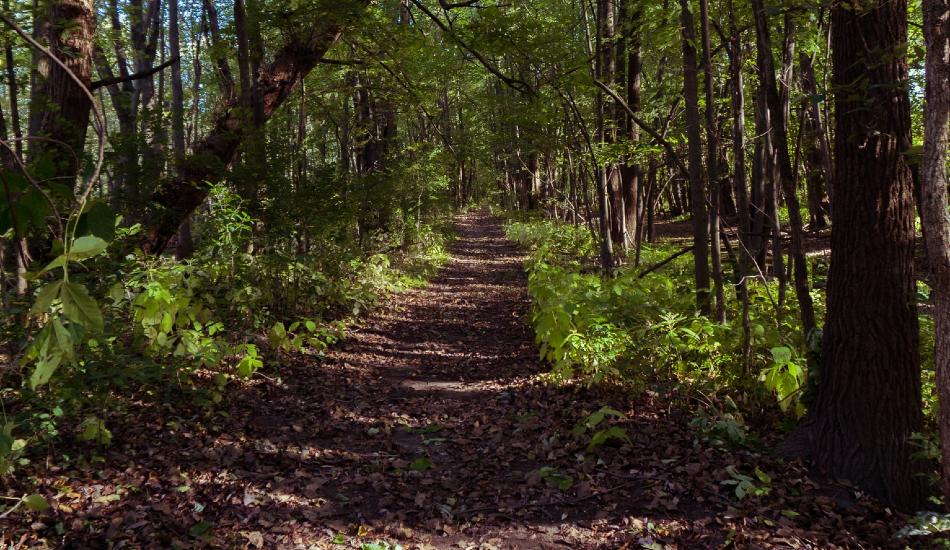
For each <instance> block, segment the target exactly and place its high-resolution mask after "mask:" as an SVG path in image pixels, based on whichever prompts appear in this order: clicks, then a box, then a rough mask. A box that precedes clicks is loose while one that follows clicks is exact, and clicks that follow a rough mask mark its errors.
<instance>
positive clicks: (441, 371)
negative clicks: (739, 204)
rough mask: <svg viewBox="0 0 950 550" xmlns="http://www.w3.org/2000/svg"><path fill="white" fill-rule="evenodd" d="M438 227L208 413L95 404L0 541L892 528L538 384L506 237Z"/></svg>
mask: <svg viewBox="0 0 950 550" xmlns="http://www.w3.org/2000/svg"><path fill="white" fill-rule="evenodd" d="M458 228H459V238H458V240H457V242H456V243H455V244H454V246H453V248H452V254H453V259H452V260H451V261H450V263H449V264H448V265H447V266H446V267H445V268H444V270H443V271H442V272H441V273H440V275H439V276H438V277H437V278H436V279H435V280H433V281H432V282H431V284H430V285H429V286H427V287H426V288H424V289H419V290H415V291H411V292H407V293H404V294H401V295H398V296H395V297H394V298H393V299H392V300H391V301H390V302H389V303H388V304H387V305H386V306H385V307H383V308H381V309H380V310H378V311H376V312H375V313H374V314H372V315H371V316H370V317H369V318H368V319H367V320H366V321H365V322H364V323H363V325H362V326H361V327H360V328H358V329H356V330H355V331H354V332H353V333H352V334H351V335H350V336H349V337H348V339H347V340H346V341H345V342H344V343H343V344H342V345H340V346H338V347H336V348H335V349H333V350H332V351H331V352H329V353H328V354H327V356H326V357H323V358H317V357H299V358H297V359H295V360H294V361H292V362H290V363H289V364H285V365H283V366H281V367H280V368H279V373H278V377H277V378H271V379H261V380H258V381H257V382H256V383H254V384H250V385H246V386H244V387H242V388H241V389H238V390H237V391H230V392H228V393H227V394H226V397H225V399H227V400H228V401H227V403H226V404H225V406H224V407H223V410H222V409H221V408H220V407H219V408H209V409H200V408H195V409H194V410H192V409H186V410H182V409H180V408H177V407H175V406H170V405H169V406H165V407H163V408H160V407H157V406H155V405H149V404H138V405H136V404H133V405H130V406H129V409H128V410H127V411H126V413H127V414H124V415H122V416H119V417H117V418H114V419H110V426H114V427H113V433H114V441H113V444H112V445H111V446H109V447H107V448H104V449H103V450H102V453H103V455H104V456H103V457H102V458H103V459H104V460H102V461H99V460H96V459H95V458H94V457H93V458H91V459H90V460H88V461H87V463H86V464H85V465H84V466H83V465H82V464H81V463H80V464H79V465H78V467H75V466H74V467H71V468H68V469H57V467H56V466H55V464H53V466H52V470H51V475H50V476H49V477H46V478H42V479H38V480H37V481H38V483H39V484H40V486H41V487H44V491H45V493H46V494H48V495H49V496H50V499H51V500H52V501H53V502H54V511H52V512H50V513H48V514H47V515H45V516H42V517H40V518H39V519H37V518H34V520H31V521H35V523H34V524H32V525H29V524H28V522H27V523H24V521H23V519H22V518H21V519H20V520H16V519H12V518H9V519H7V520H0V533H2V532H6V533H7V535H6V536H5V537H0V540H4V539H5V541H6V542H18V541H20V540H23V541H24V542H30V541H35V540H37V539H41V540H46V541H47V543H49V544H50V545H53V546H60V545H62V546H72V547H106V546H116V547H121V546H123V545H126V544H128V545H131V546H134V547H140V546H142V547H155V548H167V547H173V546H177V547H193V546H204V545H207V546H212V547H228V548H241V547H249V548H255V547H264V548H313V547H316V548H324V547H326V548H330V547H332V548H345V547H355V548H359V547H360V545H361V544H364V543H369V542H373V541H376V540H385V541H389V542H391V543H399V544H401V545H402V546H403V547H404V548H407V549H409V548H417V547H422V548H486V549H488V548H565V549H566V548H620V547H628V548H663V547H664V546H663V545H666V544H669V545H671V546H670V547H672V548H707V547H710V548H711V547H720V546H723V545H725V544H728V543H730V542H731V543H734V544H735V545H736V546H737V547H740V548H744V547H786V546H794V547H810V546H809V545H811V546H812V547H823V548H824V547H832V546H834V545H840V546H848V547H852V546H853V547H880V546H883V545H885V544H887V543H888V542H890V541H889V539H888V537H889V536H890V533H891V532H892V531H893V529H892V525H890V524H892V523H893V521H894V520H893V518H888V517H886V516H884V515H882V514H881V512H880V511H879V510H877V509H875V508H873V507H872V506H869V505H868V504H867V503H865V502H863V501H861V500H860V499H855V498H853V496H851V497H848V496H847V495H846V496H845V497H842V496H841V494H842V493H841V490H838V491H837V492H829V491H828V489H827V488H824V487H819V486H818V485H817V484H816V483H815V482H812V481H809V480H808V479H807V478H806V477H805V476H804V475H803V474H802V472H801V471H800V470H798V469H793V468H790V467H787V466H784V465H781V464H779V463H776V462H775V461H774V460H772V459H769V458H767V457H764V456H763V455H761V454H759V453H755V452H753V451H750V450H740V451H736V450H729V449H726V448H725V447H723V446H717V445H715V444H709V443H706V442H705V441H703V440H702V439H701V438H699V437H697V433H696V431H695V430H693V429H690V428H689V427H688V423H689V421H690V417H689V416H687V415H685V414H683V413H680V412H677V409H676V408H674V407H672V406H670V404H669V403H668V402H666V401H665V400H664V399H662V398H661V397H660V396H658V395H657V394H655V393H652V392H647V393H646V394H644V396H643V397H640V398H637V399H632V398H630V397H629V395H630V393H629V392H628V391H625V390H620V389H615V390H612V391H607V390H597V391H593V390H586V389H584V388H583V387H580V386H552V385H548V384H545V383H543V382H542V381H541V377H540V376H539V374H540V373H542V372H543V371H545V370H546V368H545V367H544V366H543V365H541V364H539V362H538V361H537V351H536V348H535V346H534V344H533V339H532V335H531V333H530V329H529V328H528V326H527V324H526V323H525V316H526V313H527V309H528V298H527V294H526V290H525V286H526V276H525V274H524V271H523V269H522V267H521V263H520V262H521V260H522V257H521V256H520V254H519V251H518V250H517V249H516V248H515V247H514V246H513V245H511V244H510V243H509V242H507V241H506V240H505V239H504V237H503V235H502V231H501V229H500V226H499V224H498V222H497V221H495V220H492V219H490V218H488V217H487V216H485V215H483V214H469V215H465V216H460V217H459V218H458ZM268 374H269V376H270V375H272V373H268ZM605 404H609V405H611V406H613V407H615V408H619V409H621V410H623V411H624V412H625V413H626V414H627V419H626V420H625V421H624V422H622V424H621V425H622V426H623V428H624V429H625V430H626V433H627V434H628V435H629V437H630V442H629V443H626V444H623V445H616V446H610V445H608V446H604V447H602V448H600V449H598V450H597V451H596V452H594V453H585V446H586V444H587V438H586V437H582V438H581V437H575V436H573V435H571V433H570V432H571V428H572V427H574V426H575V425H576V423H577V422H578V421H579V420H580V419H582V418H585V417H586V416H587V415H588V414H590V413H591V412H593V411H595V410H597V409H598V408H600V407H601V406H603V405H605ZM156 409H158V410H156ZM727 467H734V468H735V469H736V471H737V472H740V473H742V472H744V473H746V474H751V472H752V471H753V470H754V468H756V467H759V468H761V469H762V470H764V471H766V472H768V473H769V474H770V475H771V476H773V477H775V478H776V480H779V479H780V480H781V483H779V482H778V481H776V482H775V484H774V485H773V486H771V487H770V488H769V489H770V494H769V495H768V496H764V497H761V498H748V499H746V500H744V501H742V502H739V501H738V500H737V499H736V498H735V496H734V494H733V491H734V487H733V486H731V485H729V484H728V483H727V484H723V483H722V482H723V481H727V480H729V479H731V478H730V474H728V473H727ZM758 484H759V485H760V486H761V485H762V484H761V483H758ZM829 495H830V496H829ZM852 495H853V492H852ZM795 514H798V515H795ZM4 522H5V523H4ZM889 522H890V524H889ZM21 536H22V537H23V538H22V539H21ZM651 545H654V546H651ZM796 545H797V546H796ZM384 548H385V547H384Z"/></svg>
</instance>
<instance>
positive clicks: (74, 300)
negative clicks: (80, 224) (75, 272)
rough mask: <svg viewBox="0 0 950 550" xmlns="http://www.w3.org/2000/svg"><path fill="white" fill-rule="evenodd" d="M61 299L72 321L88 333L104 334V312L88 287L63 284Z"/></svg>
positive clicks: (64, 310) (64, 311)
mask: <svg viewBox="0 0 950 550" xmlns="http://www.w3.org/2000/svg"><path fill="white" fill-rule="evenodd" d="M94 238H95V237H94ZM100 240H101V239H100ZM59 297H60V299H61V300H62V301H63V313H65V314H66V317H69V320H70V321H72V322H74V323H78V324H80V325H82V326H83V328H85V329H86V330H88V331H91V332H102V328H103V320H102V312H101V311H100V310H99V304H97V303H96V301H95V300H94V299H93V298H92V296H90V295H89V291H88V290H86V287H84V286H82V285H81V284H78V283H63V288H62V292H60V296H59Z"/></svg>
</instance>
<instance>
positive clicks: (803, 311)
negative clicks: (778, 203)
mask: <svg viewBox="0 0 950 550" xmlns="http://www.w3.org/2000/svg"><path fill="white" fill-rule="evenodd" d="M752 7H753V10H754V11H755V20H756V35H757V37H758V48H759V50H760V51H761V52H762V60H763V62H764V63H763V67H762V69H763V73H764V74H763V75H762V76H763V77H764V79H765V81H764V83H763V84H764V85H765V89H766V97H767V99H768V104H769V111H770V113H771V115H772V122H773V126H772V130H773V133H774V136H775V139H774V140H773V144H774V146H775V149H776V153H777V154H778V168H779V175H780V178H781V180H782V189H783V192H784V195H785V202H786V204H787V205H788V218H789V230H790V232H791V234H792V243H791V250H790V255H791V257H792V261H793V263H794V267H795V272H794V275H795V294H796V296H797V297H798V308H799V311H800V315H801V322H802V333H803V334H804V335H805V336H806V337H807V336H809V335H810V334H811V332H812V331H813V330H815V326H816V325H815V309H814V306H813V305H812V300H811V294H810V290H809V283H808V263H807V261H806V258H805V251H804V248H803V245H802V233H803V230H802V226H803V224H802V214H801V209H800V208H799V203H798V194H797V191H798V190H797V182H796V181H795V176H794V171H793V169H792V162H791V158H790V155H789V153H788V135H787V130H788V126H787V122H786V116H785V107H784V106H783V104H782V101H781V96H780V95H779V90H778V86H777V84H776V82H775V69H774V63H773V59H772V47H771V40H770V38H769V28H768V16H767V14H766V12H765V8H764V7H763V5H762V0H752ZM776 221H777V220H776Z"/></svg>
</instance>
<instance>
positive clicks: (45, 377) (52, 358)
mask: <svg viewBox="0 0 950 550" xmlns="http://www.w3.org/2000/svg"><path fill="white" fill-rule="evenodd" d="M62 362H63V356H62V354H61V353H56V352H53V353H50V354H49V355H46V356H44V357H43V358H41V359H40V360H39V361H37V362H36V368H35V369H33V374H31V375H30V387H31V388H33V389H34V390H35V389H36V388H38V387H40V386H42V385H43V384H45V383H47V382H49V379H50V378H51V377H52V376H53V373H54V372H56V369H57V368H58V367H59V366H60V365H61V364H62Z"/></svg>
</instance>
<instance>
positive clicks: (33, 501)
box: [23, 493, 49, 512]
mask: <svg viewBox="0 0 950 550" xmlns="http://www.w3.org/2000/svg"><path fill="white" fill-rule="evenodd" d="M23 504H25V505H26V507H27V508H29V509H30V510H33V511H34V512H42V511H44V510H49V502H47V500H46V498H45V497H43V495H40V494H37V493H33V494H32V495H30V496H26V497H23Z"/></svg>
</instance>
